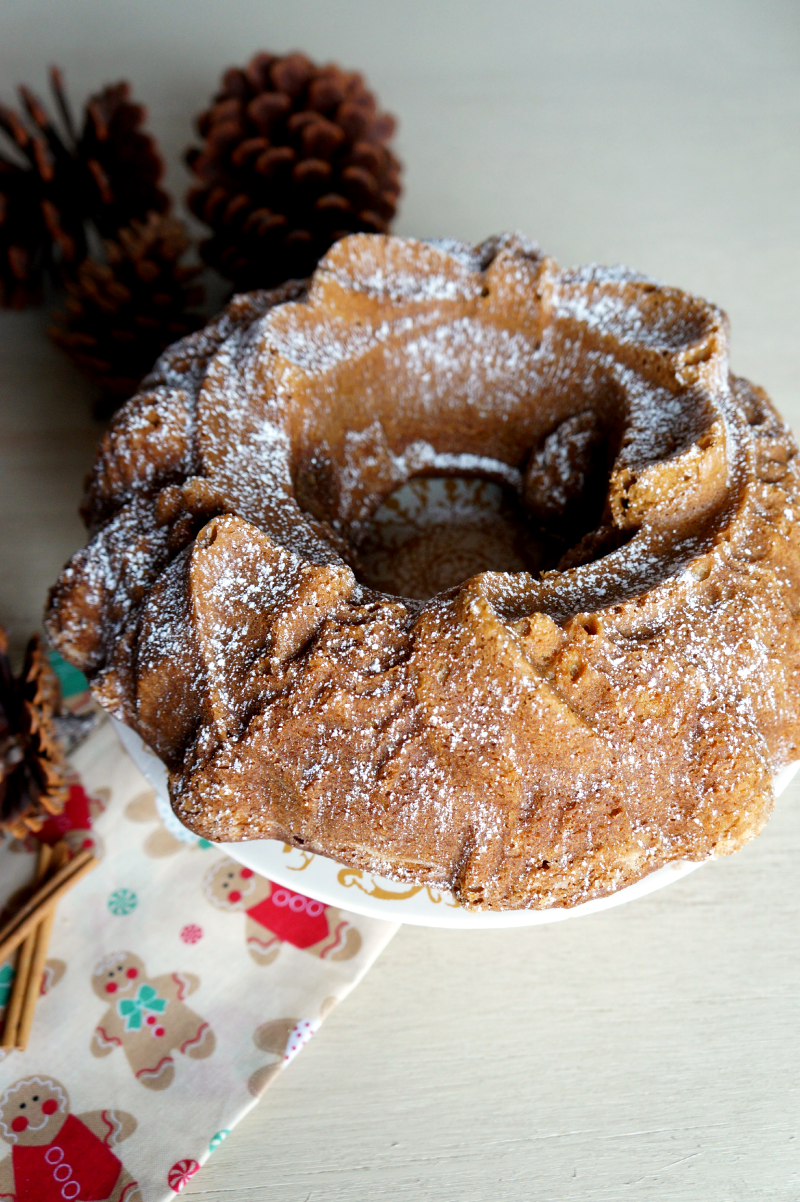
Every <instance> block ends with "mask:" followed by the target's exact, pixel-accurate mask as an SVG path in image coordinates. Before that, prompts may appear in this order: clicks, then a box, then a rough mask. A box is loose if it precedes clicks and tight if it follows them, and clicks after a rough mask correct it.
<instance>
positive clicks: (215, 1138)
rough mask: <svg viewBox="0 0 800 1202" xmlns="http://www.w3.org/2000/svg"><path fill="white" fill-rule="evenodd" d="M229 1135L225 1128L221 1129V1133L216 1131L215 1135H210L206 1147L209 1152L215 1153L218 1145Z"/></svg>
mask: <svg viewBox="0 0 800 1202" xmlns="http://www.w3.org/2000/svg"><path fill="white" fill-rule="evenodd" d="M229 1135H230V1131H229V1130H228V1128H227V1127H225V1128H223V1130H222V1131H218V1132H217V1134H216V1135H212V1136H211V1140H210V1142H209V1145H208V1150H209V1152H216V1150H217V1148H218V1147H219V1145H220V1144H221V1143H223V1142H224V1141H225V1140H226V1139H227V1138H228V1136H229Z"/></svg>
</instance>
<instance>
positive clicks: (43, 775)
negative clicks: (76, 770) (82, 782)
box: [0, 628, 69, 839]
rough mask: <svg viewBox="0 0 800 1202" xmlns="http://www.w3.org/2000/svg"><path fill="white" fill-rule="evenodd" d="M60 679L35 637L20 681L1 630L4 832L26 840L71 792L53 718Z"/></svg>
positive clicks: (0, 821) (0, 803)
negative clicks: (10, 659) (16, 676)
mask: <svg viewBox="0 0 800 1202" xmlns="http://www.w3.org/2000/svg"><path fill="white" fill-rule="evenodd" d="M60 702H61V694H60V690H59V687H58V680H57V679H56V675H55V673H54V672H53V670H52V668H51V667H50V664H49V662H48V660H47V656H46V655H45V653H44V651H43V650H42V647H41V644H40V642H39V639H38V638H37V637H35V636H34V638H32V639H31V641H30V642H29V643H28V649H27V651H26V653H25V663H24V665H23V668H22V674H21V675H20V676H19V677H18V678H17V679H16V680H15V679H14V677H13V675H12V672H11V665H10V663H9V660H8V655H7V642H6V636H5V632H4V631H3V630H2V628H0V831H7V832H9V833H11V834H12V835H16V836H17V838H20V839H22V838H24V837H25V836H26V835H27V834H28V832H29V831H37V830H39V829H40V828H41V827H42V826H43V825H44V823H45V822H46V821H47V818H48V816H49V815H50V814H59V813H60V812H61V810H62V809H63V808H64V802H65V801H66V798H67V794H68V792H69V789H68V786H67V783H66V764H65V761H64V755H63V752H62V750H61V748H60V746H59V744H58V741H57V739H56V735H55V728H54V725H53V719H54V717H55V715H56V714H57V713H58V710H59V708H60Z"/></svg>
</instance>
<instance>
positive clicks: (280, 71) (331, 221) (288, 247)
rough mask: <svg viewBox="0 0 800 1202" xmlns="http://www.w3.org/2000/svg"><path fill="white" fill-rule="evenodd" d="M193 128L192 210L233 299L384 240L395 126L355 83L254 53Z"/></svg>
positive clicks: (392, 186)
mask: <svg viewBox="0 0 800 1202" xmlns="http://www.w3.org/2000/svg"><path fill="white" fill-rule="evenodd" d="M197 125H198V130H199V132H200V134H201V136H202V137H203V139H204V145H203V147H202V149H200V150H197V149H193V150H190V151H189V152H188V153H187V162H188V163H189V166H190V167H191V169H192V171H193V172H194V174H195V175H196V176H197V178H198V180H199V183H198V185H197V186H196V187H195V188H193V189H192V191H191V192H190V193H189V197H188V203H189V207H190V208H191V210H192V212H193V213H194V214H195V215H196V216H197V217H199V218H200V219H201V220H202V221H204V222H206V223H207V224H208V225H210V226H211V227H212V230H213V236H212V237H211V238H210V239H209V240H208V241H207V242H205V243H204V244H203V247H202V254H203V258H204V259H205V260H206V262H207V263H209V264H210V265H211V266H213V267H216V269H217V270H218V271H219V272H220V273H221V274H222V275H224V276H226V277H227V278H228V279H231V280H233V281H234V284H235V286H236V287H237V288H238V289H250V288H271V287H274V286H275V285H276V284H279V283H282V282H283V281H284V280H287V279H292V278H297V279H301V278H303V277H304V276H307V275H309V274H310V273H311V272H312V271H313V269H314V266H315V265H316V263H317V262H318V260H319V259H320V258H321V256H322V255H323V254H324V253H325V251H326V250H327V249H328V247H329V246H331V244H332V243H333V242H335V241H336V240H337V238H340V237H342V236H343V235H344V234H348V233H352V232H354V231H356V230H367V231H370V232H385V231H386V229H387V228H388V225H389V222H390V221H391V220H392V218H393V217H394V215H395V211H396V209H397V201H398V197H399V196H400V164H399V162H398V161H397V159H396V158H395V157H394V155H393V154H392V152H391V150H390V149H389V147H388V146H387V142H388V141H389V139H390V138H391V136H392V134H393V132H394V128H395V122H394V118H393V117H390V116H389V115H388V114H386V113H380V112H379V111H378V109H377V104H376V100H375V97H374V96H373V94H372V93H371V92H370V91H369V90H368V89H367V88H366V86H365V84H364V80H363V78H362V76H361V75H359V74H358V73H356V72H349V71H343V70H342V69H341V68H340V67H337V66H335V65H334V64H328V65H327V66H321V67H320V66H317V65H315V64H314V63H312V62H310V61H309V60H308V59H307V58H306V57H305V56H304V55H302V54H290V55H288V56H287V57H285V58H279V57H277V56H276V55H272V54H257V55H256V56H255V58H254V59H253V60H252V61H251V62H250V64H249V65H248V66H247V67H246V68H244V70H240V69H239V68H236V67H232V68H231V69H230V70H229V71H226V73H225V75H224V76H223V80H222V90H221V91H220V92H219V93H218V94H217V96H216V97H215V99H214V103H213V105H212V107H211V108H210V109H209V110H208V111H207V112H204V113H202V114H201V115H200V117H199V118H198V122H197Z"/></svg>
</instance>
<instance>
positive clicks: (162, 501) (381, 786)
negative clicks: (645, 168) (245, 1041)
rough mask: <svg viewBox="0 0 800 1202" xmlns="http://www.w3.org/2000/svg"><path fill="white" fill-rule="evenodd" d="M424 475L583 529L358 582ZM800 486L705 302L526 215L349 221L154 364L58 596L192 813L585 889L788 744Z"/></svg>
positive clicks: (758, 821) (731, 792)
mask: <svg viewBox="0 0 800 1202" xmlns="http://www.w3.org/2000/svg"><path fill="white" fill-rule="evenodd" d="M603 456H605V459H603ZM598 457H599V458H598ZM599 461H603V462H604V463H607V471H605V474H604V477H603V481H602V485H603V487H602V495H601V496H600V508H599V509H598V510H597V513H596V515H595V517H594V518H593V520H592V522H590V523H589V525H587V524H586V520H588V519H586V520H584V519H585V515H586V514H587V513H589V511H590V509H591V505H590V503H589V499H588V498H589V491H587V490H588V489H589V485H588V484H587V481H588V480H589V476H590V475H591V472H592V471H593V470H594V469H593V467H592V464H596V463H597V462H599ZM424 473H428V474H447V473H456V474H462V475H470V474H475V475H478V476H484V477H487V478H489V479H496V480H499V481H501V482H502V483H503V484H504V486H505V487H506V488H508V489H511V490H515V492H516V494H517V495H519V497H520V498H521V499H522V503H524V505H525V507H526V511H527V513H528V514H529V515H530V517H531V521H532V522H540V523H546V522H548V521H557V520H561V519H563V520H564V521H566V520H567V517H568V518H569V521H570V522H572V527H571V528H572V529H573V530H575V531H577V535H576V539H575V541H574V545H572V546H571V548H568V549H566V550H565V553H564V554H563V555H562V556H561V558H560V562H558V564H557V565H556V566H555V567H554V568H553V569H552V570H548V571H545V572H543V573H541V574H529V573H525V572H521V573H504V572H483V573H481V574H479V575H477V576H473V577H472V578H471V579H469V580H467V581H465V582H464V583H463V584H461V585H460V586H458V587H456V588H453V589H450V590H449V591H447V592H444V593H440V594H438V595H437V596H436V597H434V598H432V599H431V600H430V601H428V602H422V601H419V602H416V601H412V600H408V599H405V598H399V597H392V596H387V595H383V594H380V593H376V592H375V591H373V590H370V589H368V588H366V587H365V586H363V585H362V584H359V583H358V581H357V579H356V576H355V574H354V571H353V568H352V567H351V566H350V565H351V564H355V565H357V563H358V546H359V544H360V542H361V541H362V540H363V538H364V536H365V532H366V531H367V530H368V528H369V523H370V519H371V517H372V515H373V514H374V512H375V510H376V508H377V506H378V505H379V504H380V503H381V501H382V499H383V498H385V497H386V496H387V495H388V494H389V493H391V492H392V491H393V490H394V489H396V488H397V487H398V485H401V484H402V483H403V481H405V480H407V479H409V478H410V477H412V476H415V475H419V474H424ZM797 494H798V458H797V451H796V447H795V445H794V442H793V440H792V438H791V435H790V433H789V431H788V429H787V428H786V426H785V425H784V424H783V423H782V422H781V420H780V419H779V417H778V416H777V414H776V413H775V411H774V409H773V408H772V406H771V405H770V403H769V401H768V400H767V398H766V396H765V395H764V393H763V392H762V391H761V390H760V389H758V388H756V387H755V386H753V385H751V384H749V383H747V382H746V381H744V380H739V379H736V378H734V377H732V376H731V375H730V374H729V369H728V338H727V324H726V320H725V317H724V315H723V314H722V313H721V312H720V311H719V310H718V309H716V308H714V307H713V306H711V305H709V304H707V303H706V302H704V301H701V300H698V299H697V298H695V297H691V296H689V295H687V294H686V293H682V292H680V291H678V290H676V289H672V288H667V287H664V286H662V285H659V284H657V283H655V282H654V281H651V280H647V279H644V278H643V277H641V276H637V275H634V274H633V273H630V272H627V271H626V270H624V269H603V268H598V267H589V268H580V269H573V270H567V271H561V270H559V268H558V267H557V266H556V264H555V263H554V262H553V261H552V260H551V259H548V258H546V257H544V256H542V255H541V254H540V253H539V251H538V250H537V248H535V247H533V246H531V245H530V244H528V243H526V242H525V241H524V240H522V239H521V238H519V237H512V236H505V237H503V238H499V239H494V240H492V241H491V242H490V243H486V244H484V245H483V246H482V247H479V248H477V249H472V248H469V247H465V246H463V245H460V244H455V243H447V244H438V245H437V244H427V243H422V242H417V241H413V240H410V239H401V238H391V237H380V236H368V235H354V236H353V237H350V238H347V239H344V240H343V241H342V242H340V243H338V244H337V245H336V246H334V247H333V248H332V250H331V251H330V252H329V253H328V255H327V256H326V257H325V259H324V260H323V261H322V263H321V264H320V266H319V268H318V270H317V272H316V273H315V275H314V277H313V278H312V280H311V281H310V282H309V283H308V285H307V286H303V285H293V286H289V288H288V290H284V291H283V292H280V293H254V294H251V295H248V296H242V297H237V298H236V299H235V300H234V301H233V302H232V304H231V305H230V306H229V308H228V309H227V310H226V312H225V313H224V314H223V315H222V316H221V317H220V318H219V319H217V321H216V322H214V323H212V325H210V326H209V327H207V329H206V330H205V331H202V332H201V333H200V334H197V335H193V336H192V337H190V338H188V339H185V340H184V341H183V342H182V343H179V344H177V346H176V347H174V348H172V349H171V350H170V351H168V352H167V354H166V355H165V356H164V357H163V358H162V359H161V360H160V361H159V363H158V364H157V365H156V369H155V371H154V373H153V375H152V376H151V377H150V378H149V379H148V381H146V382H145V386H144V387H143V391H142V392H141V393H140V394H139V395H138V396H137V397H135V398H133V400H132V401H130V402H129V403H128V404H127V405H126V406H125V408H124V409H123V410H122V411H121V413H120V414H119V416H118V417H117V418H116V420H115V422H114V424H113V425H112V427H111V429H110V430H109V432H108V433H107V435H106V436H105V438H104V440H103V443H102V444H101V448H100V451H99V454H98V458H97V461H96V464H95V468H94V472H93V475H92V477H91V480H90V484H89V488H88V493H87V500H86V506H85V512H86V516H87V520H88V522H89V524H90V529H91V541H90V542H89V544H88V546H87V547H86V548H85V549H84V550H83V551H81V552H79V553H78V554H77V555H76V556H75V557H74V558H73V560H72V561H71V562H70V564H68V565H67V567H66V568H65V570H64V572H63V574H62V576H61V578H60V580H59V582H58V584H57V585H56V587H55V589H54V590H53V595H52V598H51V608H50V613H49V619H48V624H49V629H50V633H51V636H52V638H53V639H54V641H55V643H56V645H57V646H58V647H59V649H60V650H61V651H62V653H63V654H64V655H65V656H66V657H67V658H68V659H69V660H70V661H71V662H72V663H74V664H76V665H77V666H78V667H80V668H82V669H83V670H84V671H86V672H87V673H88V674H89V676H90V678H91V680H92V685H93V688H94V690H95V693H96V695H97V696H98V697H99V698H100V700H101V701H102V702H103V704H104V705H106V706H107V708H108V709H110V710H111V712H113V713H115V714H116V715H117V716H119V717H121V718H122V719H123V720H124V721H125V722H127V723H128V724H129V725H131V726H132V727H134V728H135V729H136V730H137V731H138V732H139V733H140V735H141V736H142V738H143V739H144V740H145V742H147V743H148V744H150V746H151V747H153V749H154V750H155V751H156V752H157V754H159V755H160V756H161V757H162V758H163V759H164V761H165V762H166V763H167V765H168V766H169V768H170V770H171V791H172V799H173V805H174V807H175V810H176V813H177V814H178V816H179V817H180V818H181V820H182V821H183V822H185V823H186V824H187V825H188V826H190V827H191V828H192V829H193V830H195V831H196V832H197V833H198V834H201V835H204V836H205V837H207V838H209V839H213V840H240V839H254V838H277V839H283V840H286V841H287V842H290V843H295V844H298V845H303V846H304V847H306V848H308V849H309V850H311V851H316V852H319V853H322V854H325V855H329V856H331V857H333V858H334V859H337V860H340V861H342V862H343V863H346V864H351V865H354V866H356V867H359V868H365V869H368V870H370V871H374V872H379V873H383V874H385V875H389V876H392V877H395V878H397V879H407V880H414V881H419V882H427V883H431V884H435V885H438V886H442V887H447V888H451V889H453V890H454V892H455V894H456V896H457V897H458V898H459V899H460V900H461V901H462V902H463V903H464V904H467V905H472V906H483V907H498V908H502V907H506V908H517V907H524V906H533V907H548V906H554V905H557V906H571V905H575V904H577V903H579V902H582V901H585V900H587V899H589V898H591V897H597V896H601V895H603V894H607V893H609V892H612V891H613V890H616V889H618V888H620V887H621V886H623V885H626V884H629V883H631V882H633V881H635V880H637V879H638V878H640V877H641V876H643V875H644V874H646V873H648V872H650V871H652V870H654V869H656V868H658V867H660V866H662V865H663V864H665V863H667V862H669V861H671V860H675V859H680V858H688V859H695V860H697V859H703V858H706V857H708V856H710V855H712V854H722V853H727V852H730V851H734V850H736V849H737V848H739V847H740V846H741V845H742V844H743V843H744V842H745V841H746V840H747V839H749V838H751V837H752V836H753V835H755V834H757V833H758V831H759V830H760V829H761V827H762V826H763V824H764V822H765V821H766V818H767V816H768V814H769V811H770V808H771V805H772V783H771V782H772V776H773V774H774V772H775V771H776V769H777V768H779V767H780V766H782V765H784V764H786V763H788V762H790V761H792V760H794V759H797V758H798V754H799V753H798V733H799V732H798V724H799V723H800V712H799V709H800V707H799V702H800V685H799V684H798V667H799V666H800V644H799V643H798V637H797V621H796V614H797V611H798V598H800V571H799V568H800V562H799V559H798V554H799V550H800V534H798V530H799V527H798V523H797V509H796V506H797V503H798V495H797ZM581 521H583V526H581Z"/></svg>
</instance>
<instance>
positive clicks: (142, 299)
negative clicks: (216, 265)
mask: <svg viewBox="0 0 800 1202" xmlns="http://www.w3.org/2000/svg"><path fill="white" fill-rule="evenodd" d="M188 246H189V238H188V236H187V234H186V229H185V227H184V225H183V223H182V222H180V221H176V220H175V219H174V218H170V217H163V216H161V215H160V214H158V213H151V214H150V216H149V217H148V219H147V220H146V221H133V222H132V223H131V224H130V226H127V227H126V228H125V229H121V230H119V232H118V234H117V237H116V239H114V240H111V239H109V240H107V241H106V242H105V243H104V252H105V258H104V261H100V260H98V259H95V258H87V259H85V260H84V261H83V263H81V264H80V266H79V267H78V269H77V271H76V272H75V275H74V277H73V278H70V279H67V280H66V287H67V294H68V295H67V301H66V307H65V309H64V311H63V312H61V313H56V314H55V321H56V325H55V326H54V327H53V328H52V329H51V331H50V334H51V336H52V338H53V340H54V341H55V342H56V343H57V344H58V345H59V346H60V347H61V348H62V350H64V351H66V353H67V354H68V355H69V357H70V358H71V359H72V361H73V363H75V365H76V366H77V367H79V368H80V369H81V371H83V372H84V374H85V375H87V376H89V378H90V379H92V380H93V381H94V382H95V383H96V384H98V385H100V387H101V389H102V396H101V399H100V402H99V403H98V405H97V407H96V411H95V412H96V416H98V417H106V416H108V414H109V413H111V412H113V410H114V409H115V408H117V406H118V405H119V404H120V403H121V402H122V401H125V400H127V398H128V397H129V396H132V395H133V393H134V392H135V391H136V389H137V387H138V384H139V381H140V380H141V379H142V377H143V376H144V375H146V373H147V372H148V371H149V370H150V368H151V367H152V366H153V364H154V363H155V361H156V359H157V358H158V356H159V355H160V354H161V352H162V351H163V350H165V348H166V347H168V346H169V345H170V344H171V343H173V342H175V341H177V339H179V338H183V336H184V335H185V334H189V333H191V332H192V331H193V330H196V329H198V327H199V326H201V325H202V324H203V319H202V317H200V315H199V314H197V313H193V312H191V311H190V310H191V308H192V306H193V305H196V304H198V303H199V302H200V301H201V300H202V298H203V290H202V288H200V287H198V286H197V285H195V284H193V281H194V279H195V277H196V276H197V274H198V271H199V268H197V267H190V266H184V265H183V264H182V262H181V260H182V258H183V255H184V253H185V251H186V250H187V248H188Z"/></svg>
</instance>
